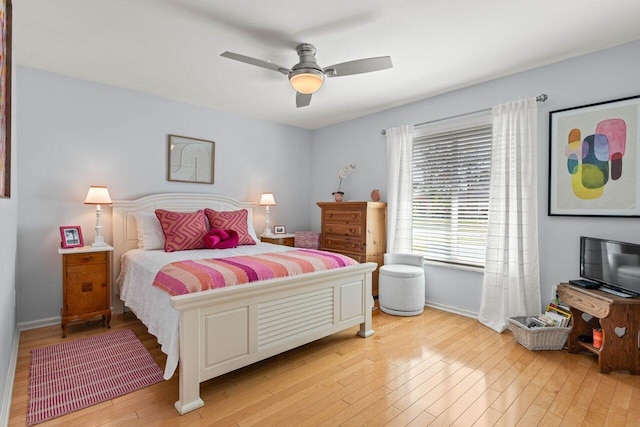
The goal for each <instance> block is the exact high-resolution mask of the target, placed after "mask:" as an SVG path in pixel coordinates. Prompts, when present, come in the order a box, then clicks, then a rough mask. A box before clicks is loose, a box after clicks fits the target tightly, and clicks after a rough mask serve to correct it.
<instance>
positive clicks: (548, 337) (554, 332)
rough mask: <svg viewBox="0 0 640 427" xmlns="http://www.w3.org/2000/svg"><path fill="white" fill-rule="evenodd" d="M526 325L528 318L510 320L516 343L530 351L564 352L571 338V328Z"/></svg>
mask: <svg viewBox="0 0 640 427" xmlns="http://www.w3.org/2000/svg"><path fill="white" fill-rule="evenodd" d="M526 324H527V318H526V317H512V318H510V319H509V325H510V328H511V332H513V336H514V337H515V339H516V342H517V343H518V344H520V345H522V346H524V347H526V348H528V349H529V350H562V348H563V347H564V345H565V344H566V342H567V338H568V337H569V331H571V327H567V328H555V327H548V328H544V327H540V328H529V327H527V326H526Z"/></svg>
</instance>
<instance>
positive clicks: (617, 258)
mask: <svg viewBox="0 0 640 427" xmlns="http://www.w3.org/2000/svg"><path fill="white" fill-rule="evenodd" d="M580 277H583V278H585V279H588V280H592V281H594V282H598V283H599V284H600V285H601V286H602V287H603V290H607V289H612V290H614V291H618V292H623V293H626V294H630V295H633V296H637V295H640V245H638V244H635V243H625V242H616V241H615V240H605V239H597V238H595V237H585V236H582V237H580Z"/></svg>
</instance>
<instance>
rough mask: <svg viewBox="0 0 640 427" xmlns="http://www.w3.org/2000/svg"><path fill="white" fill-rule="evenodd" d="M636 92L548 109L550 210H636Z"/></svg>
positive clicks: (639, 164)
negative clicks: (623, 96)
mask: <svg viewBox="0 0 640 427" xmlns="http://www.w3.org/2000/svg"><path fill="white" fill-rule="evenodd" d="M639 114H640V96H634V97H629V98H623V99H616V100H613V101H607V102H601V103H597V104H590V105H583V106H580V107H573V108H567V109H564V110H557V111H551V112H550V113H549V215H567V216H618V217H638V216H640V160H639V159H640V158H639V154H638V149H639V147H640V141H639V135H638V123H640V116H639Z"/></svg>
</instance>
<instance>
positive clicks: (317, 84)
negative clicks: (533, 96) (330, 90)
mask: <svg viewBox="0 0 640 427" xmlns="http://www.w3.org/2000/svg"><path fill="white" fill-rule="evenodd" d="M289 83H291V86H293V88H294V89H295V90H296V92H300V93H304V94H310V93H314V92H316V91H317V90H318V89H320V88H321V87H322V83H324V74H321V73H319V72H317V71H316V70H311V69H309V70H303V71H302V72H299V73H298V74H296V72H295V71H294V72H293V73H292V74H291V76H290V77H289Z"/></svg>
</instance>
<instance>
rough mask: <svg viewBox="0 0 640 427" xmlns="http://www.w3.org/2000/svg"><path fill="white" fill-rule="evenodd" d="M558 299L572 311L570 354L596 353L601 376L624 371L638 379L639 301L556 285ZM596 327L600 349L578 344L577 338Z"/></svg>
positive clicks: (639, 365)
mask: <svg viewBox="0 0 640 427" xmlns="http://www.w3.org/2000/svg"><path fill="white" fill-rule="evenodd" d="M558 296H559V297H560V299H561V300H562V301H563V302H564V303H565V304H567V305H568V306H569V307H571V315H572V317H573V328H572V329H571V333H570V334H569V353H579V352H581V351H584V350H588V351H590V352H592V353H595V354H596V355H597V356H598V367H599V368H600V372H602V373H608V372H611V371H618V370H624V371H629V372H630V373H631V374H634V375H640V348H638V347H640V335H639V332H640V297H635V298H622V297H619V296H616V295H612V294H610V293H608V292H604V291H600V290H598V289H584V288H581V287H578V286H573V285H570V284H568V283H561V284H560V285H558ZM583 314H587V315H590V316H592V318H589V316H587V315H585V316H584V317H583ZM585 317H586V318H587V319H585ZM597 327H600V328H602V347H601V348H599V349H598V348H595V347H594V346H593V345H592V344H591V343H586V342H582V341H578V337H579V336H580V335H583V334H588V333H589V332H590V331H591V330H592V329H593V328H597Z"/></svg>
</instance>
